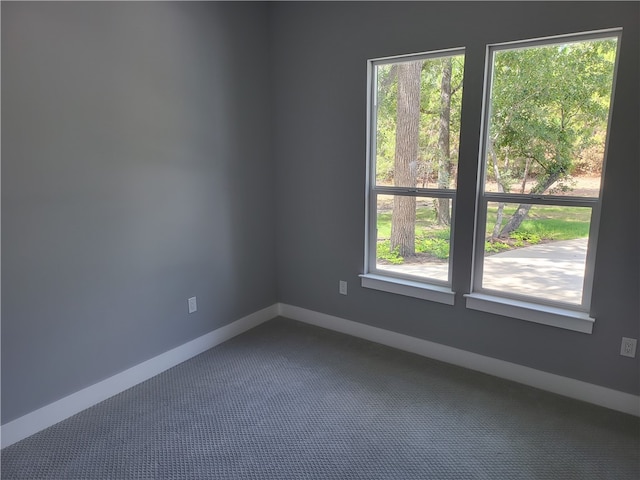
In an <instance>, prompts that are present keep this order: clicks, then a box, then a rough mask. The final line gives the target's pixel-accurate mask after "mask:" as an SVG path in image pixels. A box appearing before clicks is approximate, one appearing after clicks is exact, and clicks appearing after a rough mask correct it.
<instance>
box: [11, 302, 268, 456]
mask: <svg viewBox="0 0 640 480" xmlns="http://www.w3.org/2000/svg"><path fill="white" fill-rule="evenodd" d="M278 312H279V305H278V304H274V305H271V306H269V307H266V308H263V309H262V310H258V311H257V312H254V313H252V314H249V315H247V316H246V317H243V318H241V319H239V320H236V321H234V322H232V323H230V324H228V325H225V326H224V327H220V328H218V329H216V330H213V331H212V332H209V333H207V334H205V335H203V336H201V337H198V338H196V339H194V340H191V341H190V342H187V343H185V344H183V345H180V346H179V347H176V348H173V349H171V350H169V351H167V352H165V353H161V354H160V355H158V356H156V357H153V358H151V359H149V360H146V361H144V362H142V363H139V364H138V365H135V366H134V367H131V368H129V369H127V370H125V371H124V372H120V373H118V374H116V375H113V376H112V377H109V378H107V379H106V380H103V381H101V382H98V383H96V384H93V385H91V386H89V387H87V388H84V389H82V390H80V391H78V392H75V393H72V394H71V395H68V396H66V397H64V398H61V399H60V400H57V401H55V402H53V403H50V404H49V405H46V406H44V407H42V408H39V409H38V410H35V411H33V412H31V413H28V414H26V415H24V416H22V417H20V418H17V419H15V420H13V421H11V422H8V423H6V424H5V425H2V427H1V429H0V437H1V439H2V441H1V445H2V448H4V447H7V446H9V445H12V444H14V443H16V442H18V441H20V440H22V439H24V438H26V437H28V436H30V435H33V434H34V433H37V432H39V431H40V430H44V429H45V428H48V427H50V426H52V425H55V424H56V423H58V422H61V421H62V420H64V419H66V418H69V417H71V416H72V415H75V414H76V413H79V412H81V411H82V410H85V409H87V408H89V407H91V406H93V405H95V404H97V403H100V402H102V401H103V400H106V399H107V398H109V397H112V396H114V395H116V394H118V393H120V392H123V391H124V390H127V389H128V388H131V387H133V386H135V385H137V384H139V383H141V382H144V381H145V380H148V379H150V378H151V377H154V376H156V375H158V374H160V373H162V372H164V371H165V370H168V369H169V368H172V367H175V366H176V365H178V364H180V363H182V362H184V361H186V360H189V359H190V358H192V357H195V356H196V355H199V354H200V353H202V352H205V351H206V350H209V349H210V348H213V347H215V346H216V345H219V344H221V343H223V342H226V341H227V340H229V339H231V338H233V337H235V336H236V335H239V334H241V333H243V332H245V331H247V330H250V329H252V328H254V327H256V326H258V325H260V324H261V323H264V322H266V321H267V320H271V319H272V318H274V317H277V316H278V314H279V313H278Z"/></svg>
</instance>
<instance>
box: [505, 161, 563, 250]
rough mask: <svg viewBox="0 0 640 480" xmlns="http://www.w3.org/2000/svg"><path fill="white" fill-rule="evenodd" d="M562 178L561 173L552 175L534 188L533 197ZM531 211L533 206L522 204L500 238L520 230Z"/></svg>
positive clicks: (532, 190)
mask: <svg viewBox="0 0 640 480" xmlns="http://www.w3.org/2000/svg"><path fill="white" fill-rule="evenodd" d="M561 176H562V173H561V172H557V173H552V174H551V175H549V176H548V177H547V178H546V179H545V181H544V182H543V183H541V184H538V185H536V186H535V187H534V188H532V189H531V193H532V194H533V195H541V194H543V193H544V192H546V191H547V189H548V188H549V187H550V186H551V185H553V184H554V183H555V182H556V181H557V180H558V179H559V178H560V177H561ZM529 210H531V204H530V203H521V204H520V206H519V207H518V210H516V213H514V214H513V215H512V216H511V218H510V219H509V221H508V222H507V224H506V225H505V226H504V228H503V229H502V230H501V231H500V236H501V237H503V238H504V237H508V236H509V234H510V233H511V232H514V231H516V230H517V229H518V228H520V225H521V224H522V222H523V221H524V219H525V218H527V215H528V214H529Z"/></svg>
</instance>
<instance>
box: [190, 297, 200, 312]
mask: <svg viewBox="0 0 640 480" xmlns="http://www.w3.org/2000/svg"><path fill="white" fill-rule="evenodd" d="M188 302H189V313H193V312H197V311H198V303H197V302H196V297H191V298H190V299H189V300H188Z"/></svg>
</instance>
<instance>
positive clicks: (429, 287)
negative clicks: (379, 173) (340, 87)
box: [360, 48, 465, 305]
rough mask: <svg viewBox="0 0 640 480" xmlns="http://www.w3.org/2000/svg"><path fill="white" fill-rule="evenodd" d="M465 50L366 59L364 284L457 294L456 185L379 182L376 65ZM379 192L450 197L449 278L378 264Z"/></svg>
mask: <svg viewBox="0 0 640 480" xmlns="http://www.w3.org/2000/svg"><path fill="white" fill-rule="evenodd" d="M460 54H465V49H464V48H451V49H445V50H437V51H431V52H422V53H415V54H407V55H397V56H391V57H384V58H377V59H371V60H368V61H367V182H366V202H365V205H366V206H365V211H366V213H365V215H366V217H365V218H366V219H365V224H366V227H365V229H366V233H365V259H364V264H365V270H364V273H363V274H362V275H360V276H361V278H362V286H363V287H366V288H373V289H376V290H382V291H385V292H389V293H396V294H400V295H406V296H410V297H415V298H421V299H424V300H430V301H435V302H440V303H445V304H448V305H453V304H454V300H455V294H454V292H453V291H452V290H451V278H452V266H453V255H454V253H453V234H454V226H455V212H456V190H457V186H456V189H436V188H406V187H395V186H377V185H376V146H377V137H376V134H377V132H376V128H377V125H376V121H377V95H376V93H377V79H376V67H377V66H378V65H388V64H392V63H400V62H406V61H413V60H426V59H433V58H441V57H447V56H455V55H460ZM378 195H393V196H397V195H404V196H413V197H416V198H448V199H450V200H451V230H450V240H449V245H450V246H449V262H448V279H447V281H446V282H443V281H441V280H438V279H432V278H427V277H421V276H414V275H409V274H402V273H399V272H392V271H389V270H383V269H378V268H377V262H376V243H377V199H378Z"/></svg>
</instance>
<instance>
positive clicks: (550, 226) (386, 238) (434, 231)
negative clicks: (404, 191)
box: [377, 203, 591, 263]
mask: <svg viewBox="0 0 640 480" xmlns="http://www.w3.org/2000/svg"><path fill="white" fill-rule="evenodd" d="M517 207H518V205H517V204H506V205H505V207H504V210H503V221H502V225H506V223H507V222H508V221H509V218H511V215H513V213H514V212H515V211H516V209H517ZM496 213H497V204H495V203H490V204H489V208H488V210H487V232H491V231H492V230H493V226H494V225H495V222H496ZM590 221H591V209H590V208H586V207H562V206H547V205H534V206H533V207H532V208H531V210H530V211H529V214H528V215H527V218H526V219H525V220H524V221H523V222H522V224H521V225H520V227H519V228H518V229H517V230H516V231H515V232H512V233H511V235H510V238H508V239H507V238H505V239H500V240H497V241H494V242H486V243H485V251H486V252H487V253H489V254H491V253H496V252H500V251H504V250H510V249H513V248H519V247H526V246H529V245H534V244H537V243H540V242H549V241H559V240H572V239H574V238H585V237H587V236H588V235H589V224H590ZM377 226H378V245H377V256H378V258H379V259H380V260H385V261H387V262H389V263H403V261H404V259H403V258H402V257H400V256H399V255H398V254H397V253H396V252H392V251H391V249H390V238H391V211H383V212H380V213H379V214H378V225H377ZM449 237H450V228H449V227H443V226H440V225H438V224H437V223H436V219H435V211H434V209H433V207H432V206H430V205H427V206H423V205H418V207H417V208H416V253H418V254H424V255H428V256H431V257H433V259H434V260H437V259H440V260H443V261H444V260H446V259H447V258H448V257H449Z"/></svg>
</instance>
